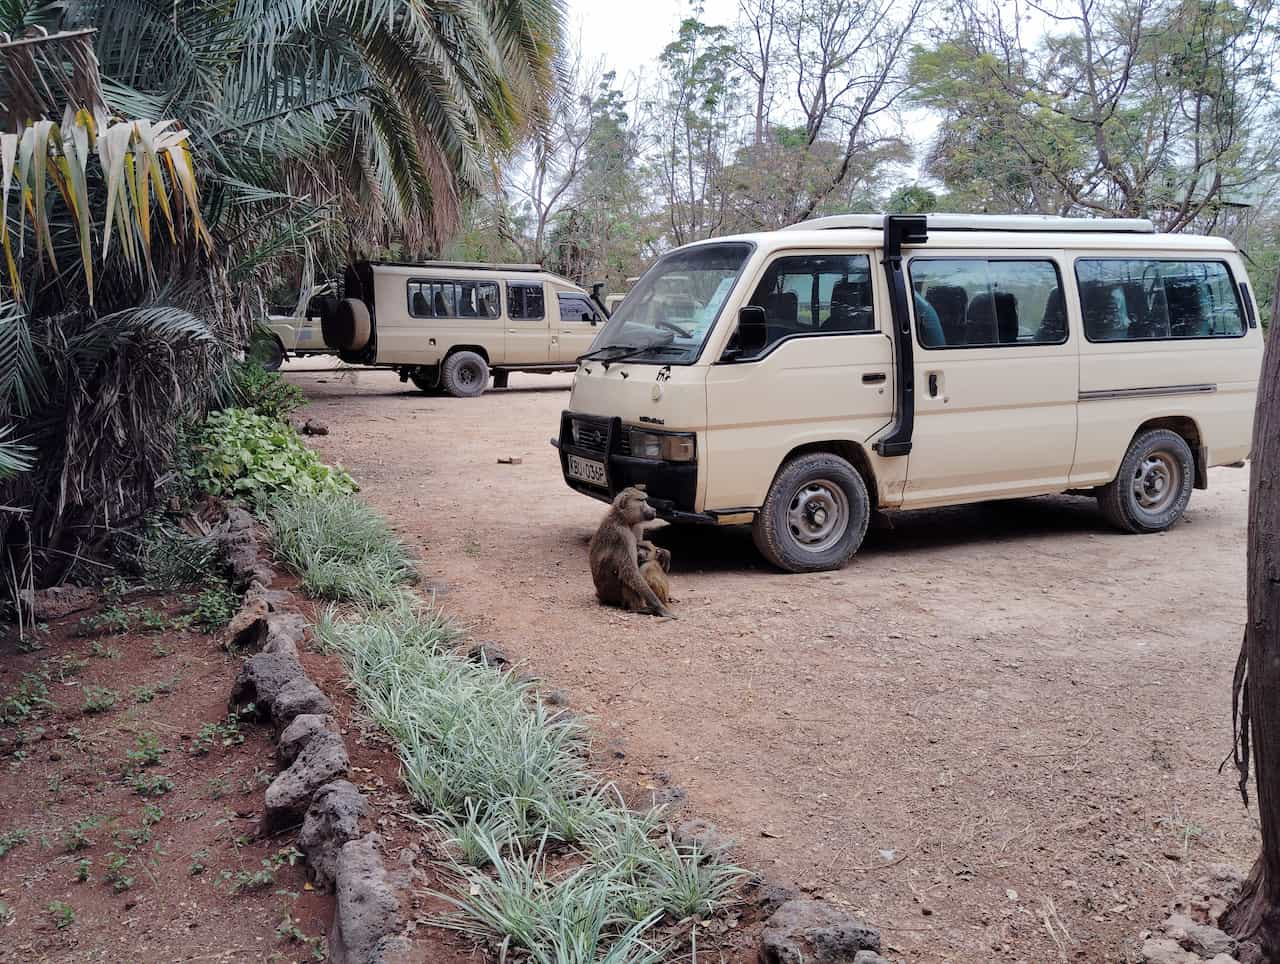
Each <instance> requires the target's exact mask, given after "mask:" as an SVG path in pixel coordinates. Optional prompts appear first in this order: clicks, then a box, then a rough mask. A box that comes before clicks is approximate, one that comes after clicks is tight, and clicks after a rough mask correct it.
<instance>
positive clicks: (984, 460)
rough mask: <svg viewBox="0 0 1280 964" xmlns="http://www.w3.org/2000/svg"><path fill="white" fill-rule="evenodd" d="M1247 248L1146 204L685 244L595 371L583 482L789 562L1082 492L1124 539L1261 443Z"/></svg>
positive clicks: (572, 421)
mask: <svg viewBox="0 0 1280 964" xmlns="http://www.w3.org/2000/svg"><path fill="white" fill-rule="evenodd" d="M1262 345H1263V342H1262V332H1261V330H1260V329H1259V327H1258V320H1257V307H1256V305H1255V302H1254V299H1253V294H1252V292H1251V290H1250V286H1249V282H1248V278H1247V276H1246V274H1245V267H1244V263H1243V261H1242V259H1241V257H1240V255H1239V253H1238V252H1237V251H1236V249H1235V248H1234V247H1233V246H1232V245H1231V244H1230V243H1229V242H1227V241H1225V240H1222V239H1219V238H1208V237H1198V236H1191V235H1182V234H1177V235H1166V234H1157V233H1155V232H1154V229H1153V227H1152V225H1151V223H1150V222H1148V221H1143V220H1089V219H1066V218H1051V217H993V216H972V217H970V216H961V215H928V216H906V215H889V216H881V215H867V216H862V215H850V216H838V217H828V218H819V219H817V220H814V221H809V222H805V223H802V224H798V225H795V226H794V227H791V228H788V229H786V230H782V231H775V232H770V233H766V234H753V235H743V236H738V237H729V238H720V239H714V240H710V241H704V242H699V243H697V244H692V245H688V246H686V247H683V248H679V249H677V250H676V251H673V252H671V253H670V254H668V255H667V256H665V257H664V258H662V259H661V260H660V261H658V262H657V263H656V264H655V265H654V266H653V267H652V268H651V269H650V270H649V271H648V273H646V274H645V275H644V277H643V278H642V279H641V280H640V281H639V282H638V283H637V284H636V286H635V288H634V289H632V290H631V291H630V292H629V293H628V294H627V297H626V299H625V301H623V303H622V304H621V305H620V306H619V308H618V310H617V312H616V314H614V316H613V317H612V319H610V321H609V322H608V325H607V327H606V328H605V329H604V331H603V332H602V333H601V335H600V337H599V338H598V339H597V341H596V343H595V345H594V346H593V347H594V350H593V351H592V352H590V353H589V354H588V355H587V356H586V357H585V358H584V359H583V360H582V362H581V364H580V365H579V367H578V370H577V374H576V375H575V377H574V383H573V394H572V396H571V398H570V403H569V409H568V410H567V411H565V412H564V413H563V415H562V418H561V424H560V433H559V437H558V438H557V439H556V440H555V441H554V444H555V445H556V446H557V448H558V449H559V452H560V459H561V467H562V470H563V473H564V478H565V481H566V482H567V483H568V484H569V485H570V486H571V487H573V488H574V489H576V490H578V491H580V492H583V493H585V494H587V495H590V496H593V497H595V498H598V499H608V498H609V497H610V496H611V495H612V494H614V493H616V492H617V491H619V490H620V489H621V488H623V487H625V486H627V485H630V484H634V483H644V484H645V485H646V486H647V489H648V492H649V495H650V501H651V502H652V503H653V505H654V506H655V507H656V508H657V509H658V511H659V513H660V514H661V515H662V516H663V517H665V518H667V519H670V520H674V521H703V522H712V523H719V524H739V523H748V522H749V523H752V524H753V525H754V535H755V542H756V545H757V546H758V547H759V548H760V551H761V552H762V553H763V554H764V555H765V556H766V557H767V558H768V559H769V560H770V561H771V562H773V563H774V564H775V565H777V566H779V567H780V568H782V569H785V570H789V571H792V572H803V571H813V570H821V569H831V568H835V567H838V566H841V565H843V564H844V563H845V562H846V561H847V560H848V559H849V558H850V557H851V556H852V555H853V554H854V553H855V552H856V551H857V549H858V546H859V544H860V543H861V542H862V539H863V535H864V534H865V532H866V529H867V523H868V520H869V518H870V516H871V514H872V512H873V511H874V510H876V509H877V508H883V509H914V508H922V507H928V506H941V505H953V504H958V503H965V502H977V501H981V500H986V499H1007V498H1011V497H1021V496H1034V495H1044V494H1049V493H1055V492H1064V491H1068V490H1073V491H1084V492H1090V493H1093V494H1095V495H1096V496H1097V499H1098V502H1099V504H1100V506H1101V509H1102V511H1103V513H1104V514H1105V515H1106V517H1107V518H1108V519H1109V520H1110V521H1111V522H1112V523H1113V524H1115V525H1116V526H1118V527H1119V528H1121V529H1123V530H1126V531H1129V532H1157V531H1160V530H1162V529H1166V528H1168V527H1169V526H1170V525H1172V524H1173V523H1174V522H1175V521H1177V519H1178V518H1179V517H1180V516H1181V515H1182V512H1183V510H1184V509H1185V508H1186V506H1187V502H1188V500H1189V499H1190V497H1191V490H1192V488H1193V487H1194V488H1205V487H1206V485H1207V472H1208V469H1209V467H1210V466H1213V465H1222V464H1228V463H1234V462H1237V461H1239V460H1241V459H1244V458H1245V457H1246V456H1247V455H1248V453H1249V445H1250V433H1251V428H1252V417H1253V407H1254V396H1255V393H1256V390H1257V381H1258V373H1259V368H1260V365H1261V359H1262Z"/></svg>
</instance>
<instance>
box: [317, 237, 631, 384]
mask: <svg viewBox="0 0 1280 964" xmlns="http://www.w3.org/2000/svg"><path fill="white" fill-rule="evenodd" d="M342 289H343V290H342V294H343V298H342V299H341V300H336V299H335V300H334V301H333V303H332V304H331V306H330V310H328V311H327V312H326V313H325V315H324V318H323V327H324V340H325V343H326V344H327V345H328V346H329V347H330V348H332V349H334V350H336V351H337V353H338V357H339V358H341V359H342V360H343V361H345V362H349V363H351V364H356V365H376V366H379V367H385V368H394V369H395V370H396V371H398V372H399V374H400V380H401V381H412V382H413V383H414V385H416V386H417V387H418V388H420V389H422V390H423V391H435V390H437V389H442V390H444V391H446V392H448V393H449V394H450V395H456V396H459V397H468V396H472V395H479V394H480V393H481V392H483V391H484V390H485V388H487V387H488V385H489V375H490V373H491V372H492V374H493V383H494V387H495V388H505V387H506V384H507V375H508V373H510V372H513V371H524V372H557V371H573V370H574V368H575V367H576V366H577V358H578V356H579V355H581V354H582V353H583V352H585V351H586V350H587V349H588V348H590V347H591V342H592V339H594V338H595V336H596V335H597V334H598V333H599V331H600V328H599V326H600V324H601V322H603V321H604V320H605V319H606V318H607V313H606V312H605V310H604V308H603V306H602V305H600V304H599V303H598V302H597V301H595V300H594V297H593V295H590V294H588V293H587V292H586V291H584V290H583V289H582V288H580V287H578V286H577V285H575V284H574V283H573V282H572V281H569V280H568V279H567V278H561V277H559V276H558V275H554V274H549V273H547V272H545V271H543V270H542V268H541V267H540V266H538V265H536V264H528V265H519V264H472V263H468V262H447V261H431V262H425V263H420V264H392V263H381V262H367V261H366V262H360V263H358V264H355V265H353V266H352V267H350V268H348V269H347V271H346V274H345V276H344V279H343V285H342Z"/></svg>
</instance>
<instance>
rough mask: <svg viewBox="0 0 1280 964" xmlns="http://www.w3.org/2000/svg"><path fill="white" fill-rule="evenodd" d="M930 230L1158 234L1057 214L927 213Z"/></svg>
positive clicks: (821, 223) (1133, 222) (843, 222)
mask: <svg viewBox="0 0 1280 964" xmlns="http://www.w3.org/2000/svg"><path fill="white" fill-rule="evenodd" d="M886 216H887V215H884V214H833V215H829V216H828V217H822V218H811V219H809V220H808V221H801V222H799V223H798V224H792V225H789V226H788V227H785V228H783V229H782V230H783V231H829V230H839V229H841V228H843V229H846V230H848V229H854V228H860V229H863V230H868V229H870V230H873V231H880V230H883V229H884V219H885V217H886ZM924 218H925V223H926V225H927V227H928V230H930V231H1010V232H1023V233H1032V232H1062V233H1068V232H1080V233H1085V234H1155V230H1156V227H1155V225H1154V224H1152V223H1151V221H1150V220H1148V219H1147V218H1064V217H1059V216H1058V215H1054V214H926V215H924Z"/></svg>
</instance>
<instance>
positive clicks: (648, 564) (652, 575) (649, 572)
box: [636, 540, 671, 606]
mask: <svg viewBox="0 0 1280 964" xmlns="http://www.w3.org/2000/svg"><path fill="white" fill-rule="evenodd" d="M636 561H637V562H638V563H639V564H640V575H641V576H643V577H644V581H645V582H647V583H648V584H649V588H650V589H652V590H653V594H654V595H655V596H657V597H658V598H659V599H660V600H662V604H663V605H664V606H669V605H671V581H670V580H669V579H667V573H669V572H670V571H671V553H670V552H668V551H667V550H666V549H663V548H662V547H661V546H655V545H654V544H653V543H652V542H645V541H643V540H642V541H641V542H640V543H639V547H638V549H637V552H636Z"/></svg>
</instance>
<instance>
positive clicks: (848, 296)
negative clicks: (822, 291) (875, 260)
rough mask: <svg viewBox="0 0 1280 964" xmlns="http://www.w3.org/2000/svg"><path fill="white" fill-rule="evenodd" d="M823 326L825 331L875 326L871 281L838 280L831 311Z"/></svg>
mask: <svg viewBox="0 0 1280 964" xmlns="http://www.w3.org/2000/svg"><path fill="white" fill-rule="evenodd" d="M821 328H822V330H823V331H871V330H872V329H873V328H875V317H874V313H873V312H872V310H871V283H870V282H869V281H839V282H837V283H836V284H835V285H834V286H833V287H832V289H831V312H830V314H828V315H827V320H826V321H824V322H823V323H822V325H821Z"/></svg>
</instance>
